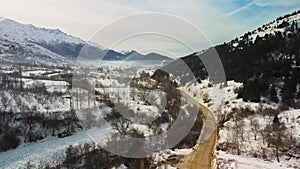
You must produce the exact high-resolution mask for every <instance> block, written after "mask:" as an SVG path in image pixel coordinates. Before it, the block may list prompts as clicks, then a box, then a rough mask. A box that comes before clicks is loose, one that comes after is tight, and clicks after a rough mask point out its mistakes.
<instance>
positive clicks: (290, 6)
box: [0, 0, 300, 57]
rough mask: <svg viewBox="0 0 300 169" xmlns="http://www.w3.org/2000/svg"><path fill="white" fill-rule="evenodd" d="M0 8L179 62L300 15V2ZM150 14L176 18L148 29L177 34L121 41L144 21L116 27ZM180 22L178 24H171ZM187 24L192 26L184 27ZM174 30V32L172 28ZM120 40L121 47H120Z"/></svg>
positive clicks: (49, 0) (17, 3) (88, 1)
mask: <svg viewBox="0 0 300 169" xmlns="http://www.w3.org/2000/svg"><path fill="white" fill-rule="evenodd" d="M0 4H1V5H0V16H1V17H5V18H10V19H13V20H16V21H18V22H21V23H30V24H33V25H35V26H39V27H45V28H53V29H57V28H58V29H60V30H62V31H64V32H66V33H68V34H70V35H73V36H76V37H79V38H81V39H83V40H90V41H95V42H96V43H98V44H99V45H101V46H104V47H107V48H113V49H115V50H118V51H122V50H131V49H132V50H137V51H141V52H142V53H149V52H158V53H162V54H166V55H171V56H174V57H178V56H181V55H186V54H189V53H191V51H201V50H203V49H205V48H207V47H209V46H213V45H217V44H220V43H223V42H228V41H230V40H232V39H234V38H236V37H238V36H241V35H243V34H244V33H245V32H248V31H251V30H253V29H256V28H257V27H259V26H261V25H263V24H265V23H268V22H270V21H272V20H274V19H276V18H277V17H279V16H282V15H285V14H288V13H291V12H293V11H296V10H300V1H299V0H176V1H175V0H163V1H162V0H0ZM145 12H147V13H149V12H155V13H156V14H157V13H161V14H162V15H164V16H169V18H171V19H167V18H165V19H158V20H159V21H157V20H156V21H153V18H152V20H151V19H150V20H148V19H149V18H147V17H146V18H145V19H144V20H145V21H146V24H145V25H147V24H148V26H150V27H153V30H156V29H155V28H154V27H160V28H161V27H164V28H165V30H167V31H170V32H172V31H173V33H174V34H170V36H160V35H162V34H168V32H167V31H163V33H161V34H153V35H151V34H145V35H143V36H130V37H125V39H124V37H121V35H128V34H122V33H120V32H124V31H127V32H128V31H129V32H130V31H132V29H133V28H136V27H139V26H140V25H141V23H143V21H141V22H140V21H137V22H128V23H123V22H120V24H123V25H120V24H119V25H118V24H114V23H115V22H118V21H120V20H122V18H123V19H124V18H126V16H127V17H128V16H131V15H136V14H140V13H145ZM120 18H121V19H120ZM150 18H151V17H150ZM162 18H164V17H162ZM172 18H173V19H172ZM174 18H175V19H174ZM176 18H177V21H178V24H177V25H176V24H173V23H171V22H172V21H174V22H175V20H176ZM139 19H142V18H139ZM177 21H176V22H177ZM152 22H153V24H149V23H152ZM179 22H180V23H179ZM129 23H130V24H129ZM183 23H184V24H185V25H187V26H182V25H179V24H183ZM111 25H115V27H116V26H117V27H118V29H117V28H112V26H111ZM170 25H172V26H173V27H171V28H170V27H168V26H170ZM187 27H194V28H196V29H197V30H198V31H199V32H200V34H202V35H199V36H198V34H197V33H195V32H193V30H192V29H191V30H189V28H187ZM105 28H109V29H110V30H114V31H111V32H109V31H107V32H105V33H106V34H105V36H101V35H99V34H101V33H99V32H101V30H103V29H105ZM136 31H138V30H136ZM149 31H150V32H151V29H149ZM157 31H161V30H157ZM190 31H191V32H190ZM192 32H193V34H192ZM119 33H120V34H119ZM177 34H180V35H178V36H177ZM184 34H186V36H184ZM196 34H197V35H196ZM102 35H103V33H102ZM108 35H109V36H108ZM171 35H172V36H171ZM173 35H174V36H173ZM193 35H194V36H193ZM110 37H111V38H110ZM178 37H180V38H178ZM118 38H119V39H118ZM108 39H109V40H108ZM110 39H114V42H112V40H110ZM119 41H121V43H119V44H118V45H115V44H116V43H117V42H119ZM184 44H186V45H184ZM186 46H188V47H186Z"/></svg>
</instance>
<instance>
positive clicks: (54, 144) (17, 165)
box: [0, 132, 91, 169]
mask: <svg viewBox="0 0 300 169" xmlns="http://www.w3.org/2000/svg"><path fill="white" fill-rule="evenodd" d="M85 142H91V140H90V138H89V137H88V136H87V134H86V133H85V132H78V133H76V134H74V135H72V136H69V137H65V138H47V139H45V140H41V141H39V142H37V143H32V144H29V145H26V146H23V147H19V148H17V149H14V150H9V151H6V152H2V153H0V168H3V169H22V168H25V167H26V165H27V163H28V162H30V164H31V165H34V166H35V167H34V168H39V166H41V167H43V165H45V164H60V163H61V162H62V161H63V160H64V158H65V151H66V149H67V148H68V147H69V146H70V145H73V146H76V145H78V144H80V143H85Z"/></svg>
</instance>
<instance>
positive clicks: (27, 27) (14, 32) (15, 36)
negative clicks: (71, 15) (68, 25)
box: [0, 18, 86, 44]
mask: <svg viewBox="0 0 300 169" xmlns="http://www.w3.org/2000/svg"><path fill="white" fill-rule="evenodd" d="M0 30H1V31H0V36H1V37H5V38H6V39H8V40H12V41H17V42H19V43H29V42H32V43H41V42H44V43H48V44H57V43H74V44H80V43H82V44H85V43H86V42H84V41H83V40H81V39H79V38H75V37H73V36H70V35H67V34H66V33H64V32H62V31H60V30H59V29H45V28H38V27H35V26H33V25H31V24H20V23H18V22H16V21H13V20H11V19H6V18H2V19H1V20H0Z"/></svg>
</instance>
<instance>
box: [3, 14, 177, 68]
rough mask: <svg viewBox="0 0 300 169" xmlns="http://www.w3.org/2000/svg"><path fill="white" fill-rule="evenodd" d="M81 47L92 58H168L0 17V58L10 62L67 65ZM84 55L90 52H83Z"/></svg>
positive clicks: (71, 61) (77, 54)
mask: <svg viewBox="0 0 300 169" xmlns="http://www.w3.org/2000/svg"><path fill="white" fill-rule="evenodd" d="M82 49H85V50H86V51H87V53H86V54H88V55H89V54H92V55H93V56H92V58H97V59H98V58H99V59H100V58H102V59H103V60H108V61H115V60H124V59H125V60H159V61H163V60H171V59H170V58H168V57H166V56H162V55H159V54H155V53H150V54H148V55H142V54H140V53H138V52H136V51H129V52H117V51H114V50H110V49H104V48H103V47H101V46H99V45H97V44H95V43H92V42H86V41H83V40H81V39H79V38H76V37H73V36H71V35H68V34H66V33H64V32H62V31H61V30H59V29H46V28H39V27H36V26H33V25H31V24H21V23H18V22H16V21H13V20H11V19H6V18H0V59H1V60H5V61H10V62H21V63H36V64H47V65H66V64H70V63H74V61H75V60H76V59H77V57H78V56H79V55H81V53H80V52H81V51H82ZM86 57H87V58H88V57H89V56H86Z"/></svg>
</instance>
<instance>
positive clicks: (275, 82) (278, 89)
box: [154, 11, 300, 107]
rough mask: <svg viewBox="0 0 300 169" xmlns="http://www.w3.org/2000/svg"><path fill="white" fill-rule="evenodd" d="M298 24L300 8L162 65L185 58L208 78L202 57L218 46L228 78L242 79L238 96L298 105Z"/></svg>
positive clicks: (198, 73)
mask: <svg viewBox="0 0 300 169" xmlns="http://www.w3.org/2000/svg"><path fill="white" fill-rule="evenodd" d="M299 26H300V11H298V12H294V13H293V14H289V15H286V16H284V17H280V18H277V19H276V20H274V21H273V22H271V23H269V24H265V25H263V26H262V27H260V28H258V29H257V30H254V31H252V32H248V33H245V34H244V35H243V36H241V37H239V38H236V39H234V40H232V41H230V42H228V43H224V44H222V45H218V46H215V47H212V48H210V49H208V50H205V51H204V52H198V53H194V54H191V55H189V56H186V57H183V58H181V59H180V60H177V61H175V62H173V63H171V64H170V65H167V66H166V67H164V68H162V69H168V68H171V67H174V66H175V65H176V64H178V63H179V62H181V61H184V62H185V63H186V64H187V65H188V66H189V67H190V69H191V70H192V72H193V73H194V75H195V77H196V78H199V79H202V80H203V79H206V78H207V77H208V75H207V72H206V70H205V68H204V65H203V63H202V62H201V59H200V58H201V57H205V56H209V55H210V52H211V51H213V50H216V51H217V52H218V54H219V57H220V59H221V61H222V63H223V66H224V69H225V73H226V78H227V80H234V81H236V82H242V83H243V86H244V87H243V89H242V90H241V91H240V92H239V97H241V98H243V99H244V100H246V101H254V102H263V101H270V102H274V103H282V104H283V105H286V106H292V107H299V106H300V105H299V99H300V78H299V77H300V53H299V52H300V46H299V44H300V28H299ZM178 71H179V70H178ZM160 74H162V72H161V71H156V73H155V74H154V77H158V76H160ZM178 74H180V72H178ZM182 74H184V73H182Z"/></svg>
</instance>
